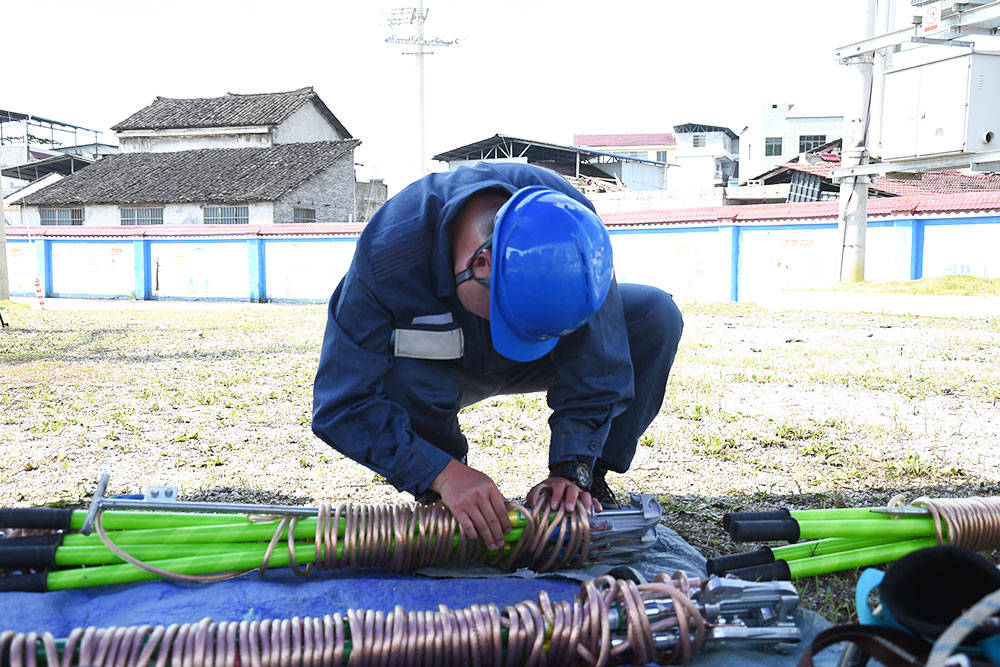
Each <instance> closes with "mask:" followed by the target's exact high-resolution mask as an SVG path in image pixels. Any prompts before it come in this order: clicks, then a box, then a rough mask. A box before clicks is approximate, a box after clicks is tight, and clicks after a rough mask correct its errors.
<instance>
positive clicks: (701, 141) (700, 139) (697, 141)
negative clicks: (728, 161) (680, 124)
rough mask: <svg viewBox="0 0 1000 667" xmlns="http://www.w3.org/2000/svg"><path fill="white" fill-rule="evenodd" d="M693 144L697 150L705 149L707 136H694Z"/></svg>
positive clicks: (692, 138)
mask: <svg viewBox="0 0 1000 667" xmlns="http://www.w3.org/2000/svg"><path fill="white" fill-rule="evenodd" d="M691 144H692V145H693V146H694V147H695V148H703V147H704V146H705V135H704V134H696V135H694V136H693V137H691Z"/></svg>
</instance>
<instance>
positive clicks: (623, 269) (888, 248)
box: [7, 215, 1000, 301]
mask: <svg viewBox="0 0 1000 667" xmlns="http://www.w3.org/2000/svg"><path fill="white" fill-rule="evenodd" d="M8 229H10V228H8ZM15 229H16V228H15ZM52 229H53V228H46V234H50V233H51V234H52V235H50V236H45V237H41V238H37V237H36V238H34V239H33V240H32V241H28V239H27V238H26V237H25V236H24V235H23V231H9V232H8V234H9V235H8V238H7V262H8V268H9V273H10V280H11V292H12V293H13V294H15V295H19V296H32V295H33V294H34V280H35V278H36V277H37V278H38V279H39V280H40V282H41V283H42V286H43V290H44V293H45V295H46V296H50V297H99V298H135V299H231V300H241V301H247V300H249V301H261V300H273V301H282V300H285V301H325V300H326V299H328V298H329V296H330V294H331V293H332V292H333V289H334V288H335V287H336V285H337V283H338V282H339V281H340V278H341V277H342V276H343V274H344V273H345V272H346V270H347V268H348V266H350V263H351V258H352V257H353V254H354V247H355V244H356V240H357V237H356V236H347V235H332V234H326V235H324V234H316V235H308V236H306V235H302V234H301V233H300V234H298V235H295V234H291V233H289V234H286V235H282V234H281V233H279V232H268V233H267V234H266V235H257V234H254V233H252V232H251V233H248V234H247V235H245V236H229V237H222V236H205V237H195V238H170V237H161V238H149V237H143V236H134V237H133V236H125V235H127V234H131V233H133V232H131V231H124V230H123V231H122V232H121V234H122V236H117V237H111V238H102V237H90V238H88V237H80V236H76V234H79V233H80V231H79V230H80V228H79V227H77V228H75V231H73V232H72V233H73V234H74V236H56V235H55V234H58V233H60V232H59V231H51V230H52ZM610 232H611V242H612V246H613V248H614V253H615V267H616V272H617V275H618V279H619V281H621V282H636V283H645V284H650V285H655V286H657V287H660V288H662V289H664V290H666V291H668V292H671V293H672V294H674V295H676V296H677V297H679V298H684V299H697V300H702V301H730V300H732V301H753V300H755V299H756V298H759V297H762V296H764V295H767V294H770V293H774V292H776V291H780V290H783V289H803V288H810V287H826V286H829V285H831V284H833V283H835V282H836V277H837V274H838V259H837V258H838V249H839V247H840V237H839V234H838V232H837V227H836V225H835V224H834V223H832V222H816V223H804V224H762V223H753V224H739V225H737V224H726V225H711V224H706V225H684V226H680V225H675V226H666V227H641V228H634V229H623V228H612V229H611V230H610ZM134 233H135V234H137V235H138V234H142V233H145V232H143V231H142V230H141V229H137V230H136V231H135V232H134ZM998 247H1000V216H996V215H980V216H966V217H941V218H919V219H898V220H877V221H871V222H869V224H868V233H867V248H868V256H867V260H866V276H867V278H868V279H869V280H872V281H885V280H912V279H919V278H926V277H937V276H945V275H953V274H966V275H977V276H984V277H998V276H1000V254H998V253H996V248H998Z"/></svg>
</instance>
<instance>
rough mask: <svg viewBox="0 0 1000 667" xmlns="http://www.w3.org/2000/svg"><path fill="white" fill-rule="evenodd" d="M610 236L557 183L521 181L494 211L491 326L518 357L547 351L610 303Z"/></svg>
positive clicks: (500, 348) (500, 345)
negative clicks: (548, 185) (554, 185)
mask: <svg viewBox="0 0 1000 667" xmlns="http://www.w3.org/2000/svg"><path fill="white" fill-rule="evenodd" d="M613 277H614V266H613V264H612V260H611V239H610V238H609V237H608V231H607V229H605V228H604V223H602V222H601V219H600V218H599V217H597V214H596V213H594V212H593V211H592V210H590V209H589V208H588V207H587V206H585V205H584V204H582V203H580V202H579V201H577V200H575V199H573V198H572V197H570V196H568V195H565V194H563V193H561V192H557V191H556V190H552V189H551V188H546V187H543V186H539V185H533V186H530V187H526V188H521V189H520V190H518V191H517V192H515V193H514V195H513V196H512V197H511V198H510V199H509V200H508V201H507V202H506V203H505V204H504V205H503V207H502V208H501V209H500V210H499V211H498V212H497V214H496V221H495V225H494V228H493V266H492V273H491V275H490V333H491V334H492V336H493V346H494V347H495V348H496V350H497V352H499V353H500V354H502V355H503V356H505V357H507V358H508V359H512V360H514V361H533V360H535V359H538V358H539V357H542V356H544V355H545V354H548V352H549V351H551V350H552V348H553V347H555V345H556V343H558V342H559V337H560V336H565V335H566V334H568V333H570V332H572V331H574V330H575V329H578V328H579V327H581V326H583V324H585V323H586V322H587V321H588V320H589V319H590V318H591V317H593V315H594V313H596V312H597V310H598V309H599V308H600V307H601V304H603V303H604V299H605V297H606V296H607V295H608V289H609V288H610V287H611V281H612V279H613Z"/></svg>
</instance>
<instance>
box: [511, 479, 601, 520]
mask: <svg viewBox="0 0 1000 667" xmlns="http://www.w3.org/2000/svg"><path fill="white" fill-rule="evenodd" d="M545 489H549V490H551V491H552V497H551V498H550V499H549V507H550V508H551V509H552V511H556V510H558V509H559V505H560V504H562V505H563V507H565V508H566V512H567V514H568V513H570V512H572V511H573V506H574V505H576V504H577V503H580V504H581V505H583V507H584V509H586V510H587V513H588V514H593V513H594V512H600V511H602V510H603V509H604V508H603V507H601V503H599V502H597V500H596V499H595V498H593V497H592V496H591V495H590V493H588V492H587V491H584V490H583V489H581V488H580V487H578V486H577V485H576V484H574V483H573V482H571V481H569V480H568V479H566V478H565V477H549V478H548V479H547V480H545V481H544V482H541V483H539V484H536V485H535V486H534V487H532V489H531V491H528V496H527V498H525V502H527V504H528V507H533V506H534V505H535V502H536V501H537V500H538V496H539V495H541V494H542V493H543V492H544V491H545Z"/></svg>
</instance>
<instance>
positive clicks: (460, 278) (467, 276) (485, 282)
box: [455, 236, 493, 289]
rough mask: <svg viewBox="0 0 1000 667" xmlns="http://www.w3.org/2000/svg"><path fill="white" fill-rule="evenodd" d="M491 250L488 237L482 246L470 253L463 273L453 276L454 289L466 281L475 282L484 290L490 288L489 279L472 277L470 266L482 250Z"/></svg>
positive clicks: (491, 243)
mask: <svg viewBox="0 0 1000 667" xmlns="http://www.w3.org/2000/svg"><path fill="white" fill-rule="evenodd" d="M492 248H493V237H492V236H490V238H488V239H486V240H485V241H483V245H481V246H479V247H478V248H476V252H474V253H472V257H470V258H469V264H468V266H466V267H465V271H462V272H461V273H456V274H455V287H458V286H459V285H461V284H462V283H464V282H466V281H468V280H475V281H476V282H477V283H479V284H480V285H482V286H483V287H485V288H486V289H489V288H490V279H489V278H477V277H475V276H474V275H472V264H473V263H474V262H475V261H476V258H478V257H479V253H481V252H482V251H484V250H490V249H492Z"/></svg>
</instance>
